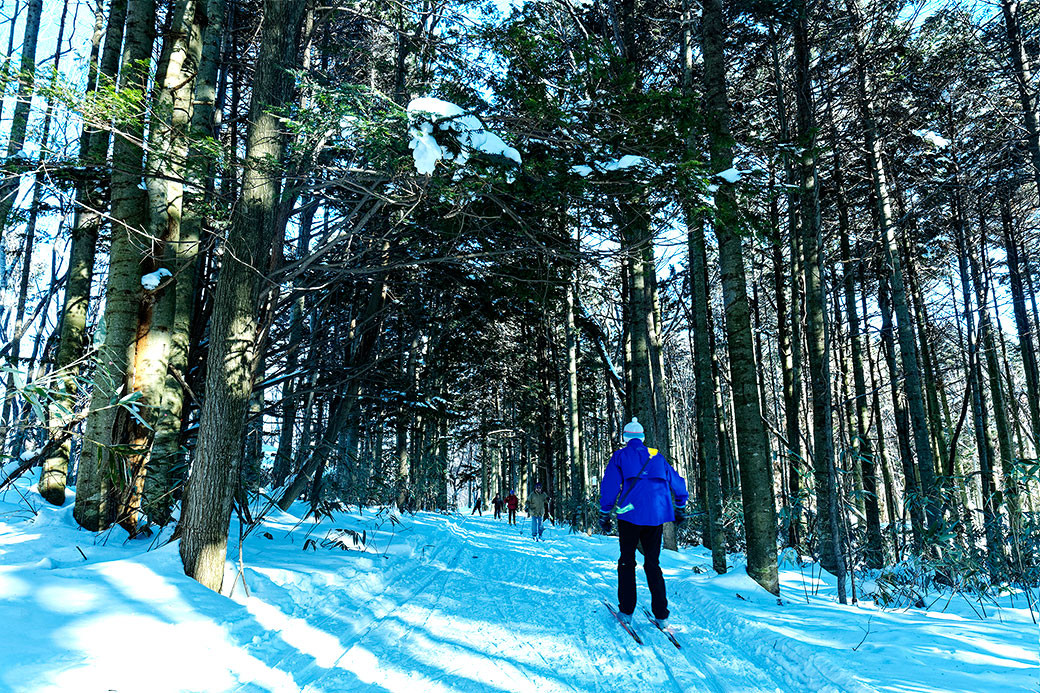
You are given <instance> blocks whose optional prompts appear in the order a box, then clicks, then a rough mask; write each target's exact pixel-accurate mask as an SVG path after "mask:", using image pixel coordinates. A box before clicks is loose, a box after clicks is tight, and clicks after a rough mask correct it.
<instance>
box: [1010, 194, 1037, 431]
mask: <svg viewBox="0 0 1040 693" xmlns="http://www.w3.org/2000/svg"><path fill="white" fill-rule="evenodd" d="M1009 194H1010V193H1009V192H1008V191H1007V190H1003V191H1002V194H1001V198H1000V222H1001V228H1002V230H1003V235H1004V252H1005V253H1006V255H1007V264H1008V277H1009V278H1010V280H1011V281H1010V284H1011V302H1012V306H1013V309H1014V313H1015V327H1016V329H1017V331H1018V345H1019V351H1020V352H1021V354H1022V370H1023V371H1024V372H1025V376H1026V393H1027V397H1026V401H1027V402H1028V404H1029V422H1030V424H1031V426H1030V428H1031V431H1032V441H1033V449H1034V450H1037V449H1040V369H1038V367H1037V358H1036V347H1035V346H1034V343H1033V328H1032V326H1031V325H1030V324H1029V314H1028V313H1027V312H1026V294H1025V288H1024V285H1023V283H1022V264H1021V261H1020V259H1019V253H1018V240H1017V238H1016V237H1015V228H1014V224H1013V222H1012V217H1011V202H1010V200H1009V199H1008V196H1009Z"/></svg>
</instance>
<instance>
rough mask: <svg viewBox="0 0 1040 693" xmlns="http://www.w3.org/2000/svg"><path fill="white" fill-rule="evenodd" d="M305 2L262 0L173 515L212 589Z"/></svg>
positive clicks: (235, 467)
mask: <svg viewBox="0 0 1040 693" xmlns="http://www.w3.org/2000/svg"><path fill="white" fill-rule="evenodd" d="M305 6H306V3H304V2H302V0H265V2H264V18H263V22H262V25H261V29H260V53H259V55H258V56H257V61H256V71H255V74H254V78H253V97H252V103H251V104H250V114H249V133H248V136H247V143H246V162H245V172H244V174H243V179H242V193H241V198H240V199H239V201H238V203H237V205H236V206H235V213H234V216H233V217H232V222H231V229H230V232H229V234H228V239H227V241H226V245H225V252H224V256H223V266H222V267H221V271H220V276H219V278H218V280H217V287H216V293H215V296H214V299H213V302H214V309H213V317H212V324H211V327H210V351H209V357H208V362H207V364H208V367H207V374H206V399H205V401H204V402H203V406H202V414H201V420H200V424H199V441H198V445H197V447H196V455H195V464H194V467H193V468H192V473H191V477H190V478H189V481H188V486H187V488H186V489H185V494H184V503H183V510H182V515H181V527H182V529H183V532H182V538H181V548H180V553H181V560H182V561H183V563H184V572H185V573H186V574H187V575H189V576H191V577H193V578H195V579H196V580H198V581H199V582H200V583H202V584H203V585H205V586H207V587H209V588H210V589H213V590H218V591H219V590H220V586H221V583H222V581H223V577H224V560H225V555H226V549H227V531H228V520H229V519H230V517H231V503H232V499H233V497H234V494H235V487H236V484H237V483H238V475H239V468H240V465H241V460H242V432H243V429H244V426H245V414H246V409H247V407H248V406H249V396H250V394H251V392H252V389H253V375H254V367H255V364H256V363H257V360H258V359H257V354H255V353H254V349H255V346H256V343H257V338H258V334H257V333H258V328H259V322H258V310H259V308H260V304H259V300H260V292H261V289H262V288H263V286H264V275H266V273H267V268H268V264H269V256H270V253H271V243H272V237H273V234H274V230H275V226H276V224H277V223H278V205H277V199H278V189H279V178H278V176H279V168H278V162H280V161H281V160H282V156H283V154H284V148H285V135H284V133H283V132H282V130H281V123H280V122H279V120H280V116H279V115H278V110H279V109H280V108H281V107H282V106H284V105H286V104H288V103H290V101H291V98H292V92H293V81H294V80H293V76H292V70H293V69H294V68H295V67H296V66H297V65H298V51H297V46H298V42H299V41H298V40H299V33H300V29H301V26H302V23H303V15H304V10H305Z"/></svg>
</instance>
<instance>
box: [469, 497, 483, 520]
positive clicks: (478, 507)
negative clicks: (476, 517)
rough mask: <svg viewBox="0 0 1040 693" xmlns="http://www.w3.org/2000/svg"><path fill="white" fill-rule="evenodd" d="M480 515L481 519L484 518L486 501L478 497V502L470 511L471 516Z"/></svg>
mask: <svg viewBox="0 0 1040 693" xmlns="http://www.w3.org/2000/svg"><path fill="white" fill-rule="evenodd" d="M474 513H480V516H481V517H484V499H483V498H482V497H480V496H477V502H476V503H474V504H473V509H472V510H470V511H469V514H470V515H472V514H474Z"/></svg>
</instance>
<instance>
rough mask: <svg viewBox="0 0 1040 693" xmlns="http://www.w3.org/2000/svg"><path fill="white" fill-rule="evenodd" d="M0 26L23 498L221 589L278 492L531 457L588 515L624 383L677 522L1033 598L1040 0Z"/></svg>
mask: <svg viewBox="0 0 1040 693" xmlns="http://www.w3.org/2000/svg"><path fill="white" fill-rule="evenodd" d="M4 33H6V53H4V56H5V57H4V59H3V61H2V62H0V85H2V88H3V89H4V92H3V95H4V98H3V102H2V110H0V146H3V151H2V152H0V154H2V157H3V158H2V159H0V168H2V171H3V176H2V178H0V228H2V233H3V238H2V250H3V252H2V254H0V379H2V382H0V391H2V393H3V398H2V405H0V453H2V458H0V463H2V465H0V500H2V501H3V502H4V503H6V504H7V505H5V506H4V507H5V508H7V509H8V511H7V514H8V516H10V517H22V516H23V515H24V516H25V517H27V518H33V517H36V518H39V517H43V515H40V513H43V512H51V511H52V510H53V509H55V508H63V509H71V510H70V511H69V513H68V514H67V515H61V517H67V518H68V527H67V528H66V529H68V530H69V531H72V530H75V532H76V533H75V534H74V535H68V536H75V537H76V539H75V546H76V549H77V550H79V551H80V553H81V554H84V549H85V548H87V546H88V545H90V544H92V543H93V544H94V545H95V546H99V545H104V544H106V543H107V542H109V540H110V539H112V538H113V537H118V539H112V542H113V543H118V542H123V543H124V546H138V545H139V546H141V547H142V550H144V547H147V548H148V549H149V550H151V549H157V548H159V547H163V546H167V545H169V546H170V547H171V549H170V550H171V551H173V552H175V553H176V554H177V556H178V558H179V562H178V563H177V570H175V571H173V573H178V572H183V574H184V575H186V576H188V577H189V578H193V579H194V580H195V581H197V582H198V583H200V584H201V585H202V586H204V587H206V588H209V590H213V591H215V592H217V593H223V594H225V595H227V594H228V593H229V590H230V591H232V592H233V591H234V589H235V586H234V585H232V584H231V582H232V581H234V582H236V583H237V582H238V581H239V578H240V579H241V582H242V583H243V585H244V584H245V582H246V574H245V572H244V570H245V568H244V565H243V553H242V546H243V544H244V543H245V542H246V538H251V539H250V540H251V541H262V539H260V538H255V537H260V536H261V533H262V532H265V531H266V532H270V531H271V530H270V527H269V526H268V524H269V523H272V522H280V521H281V520H279V519H278V518H284V517H286V515H285V513H289V512H294V513H296V516H297V517H298V520H299V523H300V524H301V525H304V524H306V523H313V525H314V526H315V527H317V526H323V527H325V526H326V525H321V523H322V522H326V523H331V524H327V526H328V527H332V526H334V525H335V523H336V522H337V520H336V518H338V517H341V516H342V513H361V516H362V517H369V516H372V514H373V513H375V515H374V516H376V517H383V518H391V517H392V518H393V519H392V522H393V523H394V524H397V523H403V522H409V521H414V522H427V521H429V522H432V521H434V520H432V519H430V520H426V519H422V518H436V517H447V518H450V517H452V516H455V517H458V516H459V513H460V512H461V513H463V514H464V515H468V514H469V513H470V510H471V508H475V506H476V505H485V506H486V505H487V504H489V502H490V500H491V498H492V497H493V496H496V495H500V496H506V495H507V494H510V493H511V492H513V491H515V492H516V494H517V495H519V496H521V498H526V497H527V495H528V494H529V493H530V492H531V490H532V489H533V486H534V484H535V483H536V482H539V483H542V484H544V487H545V489H546V492H547V494H548V496H549V498H550V506H549V510H548V519H549V520H550V521H551V523H552V526H553V527H554V528H557V529H559V530H560V531H565V532H566V534H567V535H568V536H570V535H578V536H579V537H581V536H585V537H588V536H591V537H592V538H595V535H598V534H600V533H601V530H600V529H599V526H598V523H597V515H598V513H599V512H600V479H601V478H602V477H603V475H604V472H605V470H606V467H607V465H608V462H609V461H610V460H611V454H612V453H613V452H614V451H615V450H618V449H619V448H620V447H621V445H622V429H623V427H624V426H625V424H626V423H628V422H629V421H631V420H632V419H633V417H635V418H638V421H639V422H640V423H641V424H642V425H643V427H644V428H645V431H646V444H647V445H649V446H652V447H653V448H655V449H657V450H659V451H660V454H662V455H663V456H664V458H666V459H667V460H668V462H670V463H671V465H672V466H673V467H674V469H675V470H676V471H678V472H679V474H681V475H682V476H683V477H684V478H685V479H686V483H687V485H688V488H689V492H690V500H689V502H688V505H687V516H688V517H689V521H687V522H685V523H681V524H678V525H677V524H675V523H671V522H669V523H667V524H666V525H664V530H663V531H664V539H663V541H664V546H665V549H666V552H665V553H666V554H668V553H669V551H668V550H670V551H672V552H674V551H676V550H678V551H679V552H680V554H681V553H683V552H684V551H690V550H696V551H700V553H699V554H697V555H699V556H702V557H703V558H704V569H705V570H710V571H711V573H710V574H711V575H716V574H717V575H722V574H727V573H729V572H733V571H744V572H746V576H747V577H748V578H750V579H751V580H752V581H753V582H754V584H755V589H756V590H759V589H761V590H763V591H764V593H766V594H771V595H772V597H770V598H771V599H773V600H774V601H778V602H779V603H780V604H783V603H784V600H785V599H796V600H797V599H801V595H800V594H798V593H799V592H800V591H801V589H800V588H799V589H797V590H791V589H789V586H788V585H787V583H785V582H784V580H783V575H782V573H783V570H784V568H785V566H786V567H788V568H790V567H791V566H796V568H795V572H796V573H797V566H802V567H803V570H802V573H803V577H804V570H805V568H804V566H815V569H816V573H818V576H819V578H818V579H819V580H821V581H823V582H826V583H827V584H828V585H830V586H831V588H832V589H833V595H830V596H829V597H828V600H829V601H830V602H833V603H835V604H837V605H839V607H840V608H849V607H852V606H854V605H856V604H857V603H859V602H860V601H870V602H871V603H873V604H878V605H880V606H882V607H898V608H903V607H907V608H909V607H916V608H925V607H926V606H930V605H931V604H932V603H933V600H934V599H936V598H937V597H936V595H947V596H950V597H951V599H952V598H953V597H952V595H957V599H958V600H960V601H962V602H963V603H967V604H971V605H973V606H972V607H971V609H972V611H976V612H978V611H979V610H981V611H985V610H986V609H987V608H989V606H987V605H991V604H997V603H1000V604H1003V603H1004V602H1003V601H1001V600H1004V599H1011V600H1012V601H1013V603H1014V605H1015V608H1018V607H1021V608H1023V609H1025V611H1023V612H1022V613H1024V614H1027V616H1025V617H1024V618H1025V619H1026V622H1030V621H1031V623H1033V624H1035V623H1036V622H1037V618H1038V615H1040V611H1038V608H1040V607H1038V605H1037V603H1036V598H1037V594H1038V592H1037V590H1038V588H1040V564H1038V559H1040V513H1038V507H1037V506H1038V503H1040V461H1038V450H1040V365H1038V358H1040V355H1038V354H1040V351H1038V349H1040V337H1038V335H1037V328H1038V327H1040V308H1038V293H1040V261H1037V260H1036V258H1038V257H1040V197H1038V193H1040V123H1038V109H1040V103H1038V89H1040V84H1038V81H1037V79H1035V78H1034V74H1033V70H1034V69H1035V68H1034V66H1035V65H1036V64H1037V62H1038V61H1040V6H1038V5H1037V4H1036V3H1032V2H1019V1H1018V0H987V1H983V0H917V1H909V0H832V1H826V0H542V1H533V0H528V1H526V2H522V1H516V0H514V1H513V2H509V1H508V0H501V1H499V2H488V1H487V0H482V1H478V0H335V1H334V2H330V3H316V2H313V1H312V0H166V1H159V0H4V2H3V5H2V10H0V44H2V36H3V34H4ZM0 50H4V47H3V45H0ZM54 512H57V510H54ZM366 513H367V514H366ZM54 517H58V516H57V515H54ZM409 518H412V519H411V520H409ZM2 519H3V516H0V520H2ZM19 521H20V520H19ZM31 521H35V522H38V520H31ZM437 521H439V520H437ZM446 521H450V520H446ZM11 522H14V520H11ZM63 522H64V520H63ZM290 524H291V523H290ZM341 524H342V523H341ZM2 526H8V527H12V526H13V525H3V524H2V523H0V527H2ZM359 527H360V525H359ZM26 531H28V530H26ZM33 531H39V532H41V533H42V534H43V535H44V539H45V540H46V539H47V537H46V535H47V532H48V531H49V530H48V529H47V528H46V526H44V527H42V528H39V529H38V530H33ZM322 531H325V530H322ZM330 531H331V530H330ZM337 531H346V530H337ZM351 531H353V530H351ZM522 531H523V530H522V529H521V532H522ZM357 534H358V533H357V532H355V533H354V534H352V535H351V536H352V537H353V542H354V544H353V546H354V547H356V546H358V545H359V543H358V542H359V541H360V545H362V546H363V545H365V543H366V542H367V541H368V539H369V535H368V534H366V535H365V536H364V537H362V538H361V539H360V540H359V539H358V536H355V535H357ZM60 536H61V537H65V536H66V535H65V534H61V535H60ZM313 536H317V534H315V535H313ZM380 536H382V535H380ZM2 537H3V531H0V539H2ZM58 537H59V535H58V534H55V535H53V536H52V539H51V540H52V541H53V542H54V543H55V545H57V544H59V543H65V544H66V548H69V547H71V546H72V543H68V541H70V540H67V539H59V538H58ZM267 538H268V539H270V538H271V537H270V536H268V537H267ZM12 541H13V540H12ZM312 542H313V540H312ZM0 543H2V542H0ZM605 545H606V544H605ZM81 547H82V548H81ZM298 548H299V547H297V551H298ZM310 548H314V547H310ZM323 548H324V547H323ZM340 548H343V549H344V550H347V548H348V547H347V546H346V545H344V546H340ZM304 550H305V551H307V550H309V549H308V546H307V545H306V544H304ZM236 552H237V554H238V555H237V557H236V555H235V554H236ZM348 553H349V551H348ZM2 554H3V551H2V550H0V562H2V561H3V558H2ZM41 555H43V554H41ZM163 555H165V554H163ZM293 555H294V557H295V554H293ZM424 555H425V554H424ZM9 558H10V557H9ZM384 558H386V556H384ZM474 558H476V556H474ZM86 559H87V555H86V554H84V555H83V560H86ZM34 560H35V559H34ZM156 560H158V559H156ZM609 560H611V561H612V560H614V559H613V558H610V559H609ZM664 560H665V558H664V557H663V558H662V561H664ZM668 560H680V559H679V558H671V557H669V558H668ZM236 561H237V565H238V568H237V571H238V575H237V576H236V575H235V570H232V569H231V568H230V567H229V566H232V565H235V564H236ZM164 565H165V564H164ZM610 570H612V568H610ZM695 570H696V571H700V570H701V568H696V569H695ZM229 571H230V572H229ZM608 572H609V570H608ZM173 573H170V572H169V571H167V573H164V574H167V575H170V574H173ZM232 578H234V580H232ZM669 579H670V580H671V578H669ZM734 579H735V578H734ZM3 584H4V582H3V574H2V573H0V587H2V586H3ZM178 584H180V583H178ZM741 584H743V583H741ZM821 584H822V583H821ZM250 588H253V589H254V590H255V587H254V585H253V584H250ZM417 589H418V588H417ZM829 589H830V588H829ZM0 591H2V590H0ZM420 593H421V590H420ZM193 594H194V592H193ZM828 594H830V593H828ZM738 596H740V595H738ZM205 598H207V599H208V598H209V597H205ZM743 598H744V597H743V596H741V599H743ZM942 598H943V599H945V598H946V597H942ZM199 599H203V597H199ZM808 599H809V598H808V595H807V596H806V601H808ZM760 600H761V599H760ZM846 605H848V607H846ZM936 608H938V607H936ZM837 613H838V615H836V616H835V617H834V618H835V619H841V618H842V616H841V615H840V613H841V612H837ZM989 615H990V616H992V614H989ZM893 627H895V626H893ZM869 629H870V623H869V622H867V630H868V633H869V632H870V630H869ZM857 636H858V633H857ZM866 637H868V636H864V638H866ZM871 637H872V636H871ZM1034 640H1035V638H1034ZM629 644H631V643H629ZM852 644H855V642H853V643H852ZM861 644H862V643H861ZM1033 645H1034V646H1035V642H1034V643H1033ZM1033 654H1034V656H1033V662H1032V665H1031V666H1032V667H1035V666H1036V662H1035V652H1034V653H1033ZM337 661H338V660H337ZM322 666H325V665H322ZM1023 666H1024V665H1023ZM1034 674H1035V671H1034ZM676 676H678V674H676ZM679 678H680V679H681V677H679ZM298 682H299V681H298ZM8 684H9V685H12V686H13V688H12V689H15V688H18V686H17V685H15V684H11V683H10V681H8ZM0 685H2V684H0ZM547 685H548V684H544V682H543V684H541V687H540V690H549V689H550V688H552V686H548V688H547V687H546V686H547ZM746 685H748V686H751V688H746V689H745V690H751V689H757V686H758V685H759V684H746ZM762 685H764V684H762ZM770 685H772V684H770ZM786 685H791V684H783V683H781V684H780V685H779V688H785V686H786ZM806 685H807V686H808V684H806ZM814 685H815V684H814ZM834 685H835V686H836V688H835V690H852V687H850V686H851V684H849V685H848V686H846V684H842V683H835V684H834ZM231 688H232V687H229V688H228V689H229V690H230V689H231ZM188 689H193V690H194V688H191V687H190V686H189V687H188V688H185V689H184V690H188ZM200 689H206V688H205V687H202V688H200ZM223 689H224V688H222V687H220V686H216V687H215V688H213V689H212V690H223ZM537 689H538V688H536V690H537ZM564 689H566V688H562V689H561V690H564ZM806 689H808V688H806ZM982 689H983V688H976V689H975V690H982ZM22 690H28V689H27V688H22ZM66 690H69V689H66ZM265 690H266V689H265ZM308 690H310V689H308ZM315 690H317V689H315ZM344 690H345V689H344ZM358 690H367V689H364V688H359V689H358ZM373 690H375V689H373ZM379 690H383V689H382V688H380V689H379ZM425 690H433V688H427V689H425ZM447 690H470V689H468V688H463V687H457V688H453V687H452V686H450V685H449V686H448V689H447ZM474 690H475V689H474ZM687 690H691V689H687ZM705 690H708V689H707V688H705ZM787 690H790V689H789V688H787ZM921 690H924V689H921ZM929 690H931V689H929ZM937 690H938V689H937ZM949 690H953V689H949ZM958 690H959V689H958ZM965 690H967V689H965Z"/></svg>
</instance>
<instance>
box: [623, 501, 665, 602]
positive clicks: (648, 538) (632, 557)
mask: <svg viewBox="0 0 1040 693" xmlns="http://www.w3.org/2000/svg"><path fill="white" fill-rule="evenodd" d="M617 525H618V527H617V528H618V539H619V540H620V541H621V557H620V558H619V559H618V562H617V575H618V588H617V592H618V610H619V611H621V613H623V614H631V613H632V612H633V611H635V610H636V546H637V545H638V544H639V542H640V541H642V542H643V572H645V573H646V584H647V586H648V587H649V588H650V608H651V610H652V611H653V612H654V616H655V617H656V618H668V596H667V595H666V594H665V589H664V574H663V573H661V562H660V561H661V535H662V532H663V531H664V527H663V526H662V525H657V526H655V527H644V526H642V525H634V524H632V523H631V522H626V521H624V520H620V519H619V520H618V523H617Z"/></svg>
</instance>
